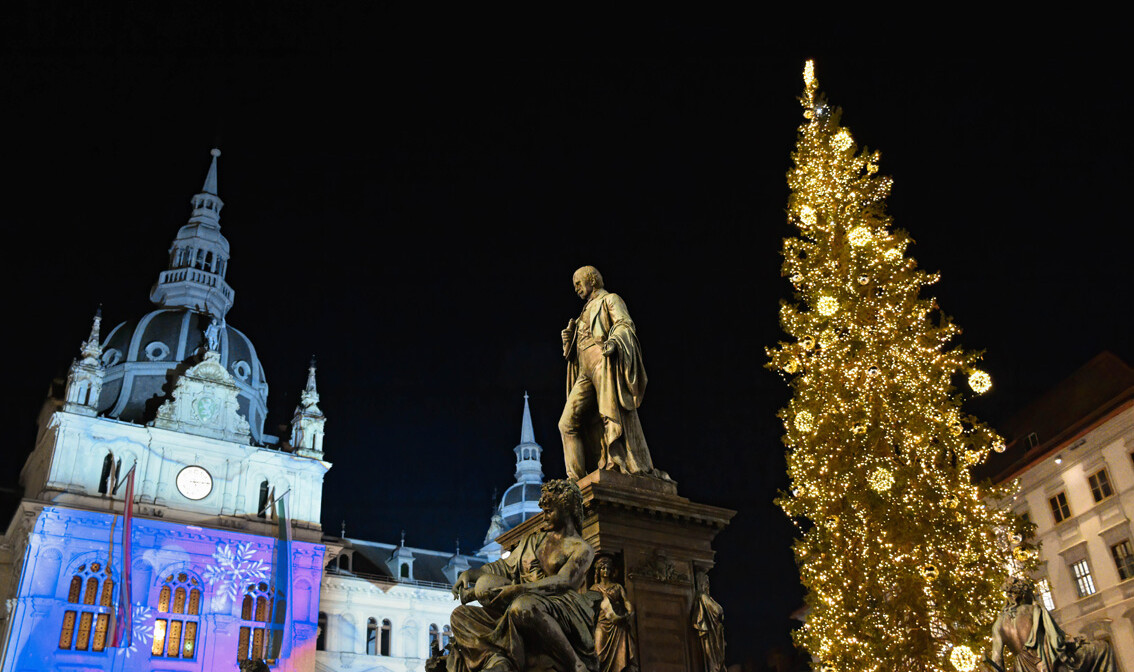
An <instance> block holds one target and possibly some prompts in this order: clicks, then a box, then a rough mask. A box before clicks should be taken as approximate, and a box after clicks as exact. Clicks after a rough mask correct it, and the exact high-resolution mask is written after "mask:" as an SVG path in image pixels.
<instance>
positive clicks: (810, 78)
mask: <svg viewBox="0 0 1134 672" xmlns="http://www.w3.org/2000/svg"><path fill="white" fill-rule="evenodd" d="M803 84H804V86H806V87H807V88H809V89H813V88H815V61H811V60H809V61H807V62H806V63H804V64H803Z"/></svg>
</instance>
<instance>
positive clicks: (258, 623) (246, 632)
mask: <svg viewBox="0 0 1134 672" xmlns="http://www.w3.org/2000/svg"><path fill="white" fill-rule="evenodd" d="M319 616H320V618H321V619H322V618H323V615H322V614H320V615H319ZM240 620H241V624H240V639H239V640H238V641H237V643H236V661H237V662H238V663H239V662H240V661H242V660H256V659H259V658H263V659H264V662H267V663H269V664H271V663H274V662H275V660H274V659H272V658H267V656H268V655H271V654H270V652H269V650H268V634H269V632H270V629H269V626H270V621H271V620H272V594H271V592H269V590H268V584H267V583H265V582H263V581H261V582H260V583H254V584H251V585H249V586H248V588H247V589H246V590H245V591H244V602H243V603H242V604H241V605H240ZM320 624H321V626H322V624H323V621H322V620H320Z"/></svg>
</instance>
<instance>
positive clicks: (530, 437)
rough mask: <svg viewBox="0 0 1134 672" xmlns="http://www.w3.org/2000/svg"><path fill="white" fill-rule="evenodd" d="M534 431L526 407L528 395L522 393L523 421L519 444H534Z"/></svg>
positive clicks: (530, 414)
mask: <svg viewBox="0 0 1134 672" xmlns="http://www.w3.org/2000/svg"><path fill="white" fill-rule="evenodd" d="M535 442H536V440H535V430H534V429H533V428H532V412H531V409H530V408H529V407H528V393H527V391H525V392H524V421H523V424H522V425H521V427H520V443H522V444H523V443H535Z"/></svg>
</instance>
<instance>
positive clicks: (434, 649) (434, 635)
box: [429, 623, 441, 656]
mask: <svg viewBox="0 0 1134 672" xmlns="http://www.w3.org/2000/svg"><path fill="white" fill-rule="evenodd" d="M429 655H431V656H439V655H441V631H440V630H438V629H437V624H436V623H430V624H429Z"/></svg>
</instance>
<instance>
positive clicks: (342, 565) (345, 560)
mask: <svg viewBox="0 0 1134 672" xmlns="http://www.w3.org/2000/svg"><path fill="white" fill-rule="evenodd" d="M339 569H345V570H346V571H348V572H349V571H350V553H340V554H339Z"/></svg>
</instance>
